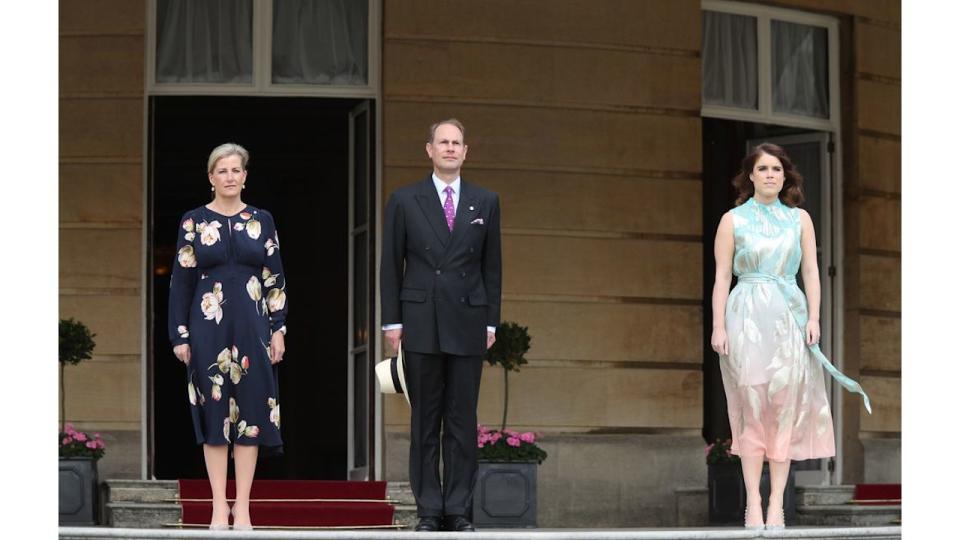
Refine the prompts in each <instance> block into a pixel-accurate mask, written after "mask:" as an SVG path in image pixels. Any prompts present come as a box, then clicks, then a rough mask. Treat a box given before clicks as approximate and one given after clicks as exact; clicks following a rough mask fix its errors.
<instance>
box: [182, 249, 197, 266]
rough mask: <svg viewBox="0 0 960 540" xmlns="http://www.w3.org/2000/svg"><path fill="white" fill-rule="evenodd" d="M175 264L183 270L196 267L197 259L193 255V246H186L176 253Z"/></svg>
mask: <svg viewBox="0 0 960 540" xmlns="http://www.w3.org/2000/svg"><path fill="white" fill-rule="evenodd" d="M177 263H179V264H180V266H181V267H183V268H194V267H195V266H197V257H196V255H194V253H193V246H191V245H186V246H183V247H182V248H180V250H179V251H177Z"/></svg>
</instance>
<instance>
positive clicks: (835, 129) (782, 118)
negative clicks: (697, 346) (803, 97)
mask: <svg viewBox="0 0 960 540" xmlns="http://www.w3.org/2000/svg"><path fill="white" fill-rule="evenodd" d="M700 7H701V10H703V11H719V12H724V13H732V14H737V15H747V16H750V17H755V18H756V20H757V63H758V65H757V83H758V86H759V88H758V94H757V98H758V109H757V110H751V109H738V108H734V107H721V106H715V105H702V106H701V108H700V115H701V116H702V117H709V118H723V119H727V120H739V121H742V122H754V123H757V124H775V125H781V126H790V127H797V128H805V129H810V130H817V131H822V132H826V133H828V134H829V135H830V138H831V142H832V144H833V152H832V153H831V154H830V157H831V159H830V165H829V166H830V171H829V172H830V178H831V179H832V180H833V182H832V189H831V193H830V195H831V197H830V199H831V201H832V202H831V208H830V209H829V210H830V211H829V212H825V213H824V215H825V216H828V215H829V216H830V221H831V223H832V230H831V234H830V235H826V234H824V235H823V238H824V242H825V243H826V242H827V240H828V236H829V242H830V244H831V256H832V260H833V265H834V268H835V269H836V270H835V272H834V276H833V289H834V290H835V291H836V294H834V295H833V302H832V309H830V316H831V318H832V320H833V338H832V341H833V343H834V344H836V345H835V346H834V347H833V351H832V356H831V357H830V360H831V361H832V362H833V365H834V366H836V367H837V369H839V370H841V371H843V365H844V357H843V343H844V341H845V335H844V324H843V315H844V312H843V310H844V301H843V291H844V277H843V275H844V257H843V245H844V244H843V238H844V229H843V220H844V213H843V137H842V135H843V132H842V121H841V112H840V111H841V102H840V22H839V20H838V19H837V18H836V17H833V16H829V15H821V14H818V13H811V12H807V11H800V10H794V9H784V8H779V7H773V6H767V5H760V4H752V3H744V2H732V1H728V0H701V2H700ZM771 19H776V20H780V21H787V22H792V23H797V24H806V25H813V26H820V27H824V28H826V29H827V62H828V68H827V69H828V74H829V75H828V76H829V83H828V87H829V99H830V107H829V110H830V117H829V118H812V117H803V116H797V115H789V114H783V113H774V112H773V108H772V95H771V91H772V85H771V77H772V74H771V67H770V49H771V36H770V20H771ZM825 311H826V310H823V309H821V317H823V316H824V314H825ZM831 394H832V395H831V397H832V399H831V402H832V406H833V410H834V411H836V412H837V413H840V414H834V417H833V424H834V428H835V435H836V437H835V439H836V441H835V442H836V450H837V453H836V457H835V458H834V467H833V471H832V474H831V476H830V483H831V484H839V483H840V482H841V479H842V478H843V452H844V447H843V432H844V422H843V414H842V411H843V402H844V400H845V399H846V396H845V395H844V392H842V391H841V388H840V387H839V385H833V388H832V392H831Z"/></svg>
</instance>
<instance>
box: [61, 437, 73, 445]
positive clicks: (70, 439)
mask: <svg viewBox="0 0 960 540" xmlns="http://www.w3.org/2000/svg"><path fill="white" fill-rule="evenodd" d="M72 442H73V439H72V438H70V437H64V438H63V444H70V443H72Z"/></svg>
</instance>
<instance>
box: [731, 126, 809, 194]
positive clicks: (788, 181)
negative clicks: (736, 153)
mask: <svg viewBox="0 0 960 540" xmlns="http://www.w3.org/2000/svg"><path fill="white" fill-rule="evenodd" d="M763 154H769V155H771V156H773V157H775V158H777V159H779V160H780V164H781V165H783V189H781V190H780V201H782V202H783V204H785V205H787V206H789V207H790V208H796V207H797V206H800V205H801V204H803V176H802V175H801V174H800V172H799V171H797V168H796V167H795V166H794V165H793V162H792V161H790V157H789V156H787V152H786V151H784V149H783V148H781V147H779V146H777V145H775V144H773V143H767V142H765V143H760V144H758V145H757V146H754V147H753V149H751V150H750V152H749V153H747V155H746V156H745V157H744V158H743V162H741V163H740V172H738V173H737V175H736V176H735V177H733V187H735V188H737V202H736V206H740V205H741V204H743V203H745V202H747V199H749V198H750V197H753V182H751V181H750V173H752V172H753V166H754V165H755V164H756V163H757V160H758V159H760V156H761V155H763Z"/></svg>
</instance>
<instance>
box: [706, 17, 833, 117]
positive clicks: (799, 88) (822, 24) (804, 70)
mask: <svg viewBox="0 0 960 540" xmlns="http://www.w3.org/2000/svg"><path fill="white" fill-rule="evenodd" d="M703 9H704V11H703V27H702V28H703V56H702V64H703V115H704V116H714V117H724V118H732V119H737V120H748V121H756V122H767V123H773V122H776V123H780V124H785V125H796V126H800V127H810V128H817V129H830V128H833V127H835V126H836V125H837V124H838V123H839V118H838V116H839V96H838V95H837V94H838V93H839V92H838V90H837V88H838V86H837V84H838V81H837V77H838V75H837V69H838V68H837V63H838V60H837V55H836V54H835V52H836V48H837V39H838V38H837V23H836V20H835V19H833V18H831V17H826V16H821V15H814V14H809V13H804V12H800V11H790V10H783V9H778V8H771V7H767V6H759V5H755V4H740V3H737V2H724V1H714V0H704V1H703Z"/></svg>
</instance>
